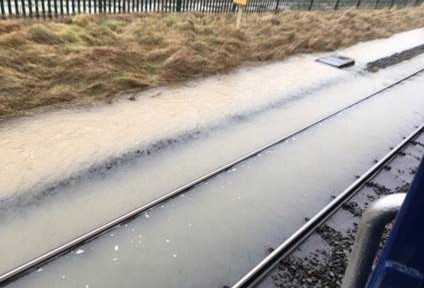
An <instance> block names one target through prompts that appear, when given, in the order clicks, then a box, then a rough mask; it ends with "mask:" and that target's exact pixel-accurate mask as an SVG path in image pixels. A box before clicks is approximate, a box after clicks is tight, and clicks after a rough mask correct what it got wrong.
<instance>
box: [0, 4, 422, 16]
mask: <svg viewBox="0 0 424 288" xmlns="http://www.w3.org/2000/svg"><path fill="white" fill-rule="evenodd" d="M423 1H424V0H249V1H248V5H247V6H246V7H245V8H244V9H245V11H246V12H273V11H279V10H315V9H320V10H332V9H336V10H337V9H339V8H344V7H357V8H360V7H366V8H376V9H377V8H383V7H392V6H394V5H397V6H406V5H421V4H423ZM235 10H236V6H235V5H234V4H233V3H232V0H0V17H1V18H10V17H37V18H54V17H61V16H66V15H75V14H79V13H88V14H101V13H109V14H115V13H141V12H201V13H230V12H234V11H235Z"/></svg>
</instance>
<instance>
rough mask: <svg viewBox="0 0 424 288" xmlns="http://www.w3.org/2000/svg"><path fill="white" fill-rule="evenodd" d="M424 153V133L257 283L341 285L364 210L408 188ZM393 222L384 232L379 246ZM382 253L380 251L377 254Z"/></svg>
mask: <svg viewBox="0 0 424 288" xmlns="http://www.w3.org/2000/svg"><path fill="white" fill-rule="evenodd" d="M423 155H424V133H423V134H421V135H420V136H419V137H417V138H416V139H415V140H413V141H411V142H410V144H409V145H408V146H407V147H406V148H405V149H404V150H403V151H402V153H399V154H398V155H397V156H396V157H395V158H394V159H393V160H392V161H391V162H390V163H389V164H388V165H386V166H387V167H385V168H384V169H382V170H381V171H380V172H379V173H378V174H377V175H376V176H375V177H374V178H373V179H372V180H371V181H369V182H368V183H367V184H366V185H364V186H363V187H362V188H361V189H360V191H359V192H358V193H357V194H356V195H355V196H354V197H353V198H352V199H351V200H350V201H349V202H347V203H345V204H344V205H343V206H342V208H341V209H340V210H339V211H338V212H336V213H335V214H334V215H333V216H331V218H330V219H329V220H328V221H327V222H326V223H325V224H324V225H322V226H321V227H320V228H319V229H318V230H317V231H316V232H314V233H313V234H312V235H311V236H310V237H309V238H308V239H307V240H306V241H304V242H303V243H302V244H301V245H300V246H299V247H298V248H297V249H296V250H295V251H294V252H292V253H291V254H290V255H289V256H288V257H286V258H285V259H283V260H281V261H280V263H279V264H278V266H277V267H276V268H275V269H274V270H273V271H271V273H270V274H269V275H267V277H266V278H265V279H264V280H263V281H262V282H261V283H260V284H259V285H258V287H261V288H265V287H269V288H270V287H285V288H286V287H287V288H306V287H308V288H309V287H317V288H318V287H320V288H336V287H340V286H341V283H342V279H343V276H344V271H345V269H346V266H347V262H348V257H349V254H350V252H351V249H352V246H353V243H354V239H355V235H356V232H357V228H358V225H359V221H360V219H361V216H362V213H363V211H364V210H365V209H366V208H367V207H368V205H370V204H371V203H372V202H373V201H375V200H377V199H378V198H380V197H382V196H384V195H388V194H393V193H401V192H407V191H408V188H409V185H410V183H411V181H412V179H413V176H414V175H413V174H412V173H411V171H416V169H417V167H418V165H419V162H420V159H421V157H422V156H423ZM390 230H391V225H390V224H389V225H388V226H387V227H386V229H385V232H384V236H383V240H382V242H381V243H380V247H383V245H384V239H387V237H388V235H389V232H390ZM378 255H379V254H377V257H378Z"/></svg>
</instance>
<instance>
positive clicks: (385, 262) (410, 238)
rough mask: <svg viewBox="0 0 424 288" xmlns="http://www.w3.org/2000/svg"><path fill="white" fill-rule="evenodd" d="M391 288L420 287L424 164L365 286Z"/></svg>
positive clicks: (423, 253)
mask: <svg viewBox="0 0 424 288" xmlns="http://www.w3.org/2000/svg"><path fill="white" fill-rule="evenodd" d="M392 287H393V288H424V161H422V162H421V164H420V167H419V168H418V172H417V173H416V175H415V179H414V181H413V182H412V185H411V187H410V190H409V192H408V194H407V197H406V199H405V202H404V204H403V206H402V208H401V210H400V211H399V215H398V217H397V219H396V221H395V224H394V226H393V230H392V233H391V234H390V236H389V239H388V240H387V243H386V245H385V247H384V250H383V253H382V255H381V257H380V260H379V261H378V263H377V266H376V268H375V270H374V272H373V273H372V275H371V278H370V282H369V284H368V288H392Z"/></svg>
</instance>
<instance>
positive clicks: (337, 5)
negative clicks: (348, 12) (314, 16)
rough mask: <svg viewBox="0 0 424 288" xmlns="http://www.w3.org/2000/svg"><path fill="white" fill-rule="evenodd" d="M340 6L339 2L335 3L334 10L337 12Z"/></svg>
mask: <svg viewBox="0 0 424 288" xmlns="http://www.w3.org/2000/svg"><path fill="white" fill-rule="evenodd" d="M339 5H340V0H337V1H336V5H334V10H338V9H339Z"/></svg>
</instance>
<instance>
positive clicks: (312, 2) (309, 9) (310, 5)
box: [308, 0, 314, 11]
mask: <svg viewBox="0 0 424 288" xmlns="http://www.w3.org/2000/svg"><path fill="white" fill-rule="evenodd" d="M312 6H314V0H311V3H310V4H309V8H308V11H311V10H312Z"/></svg>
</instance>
